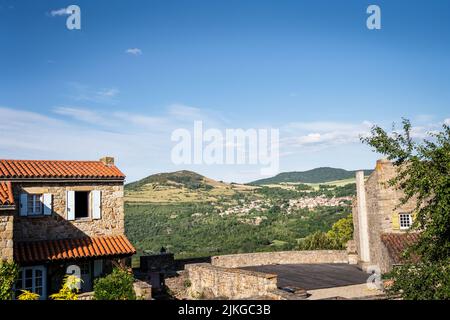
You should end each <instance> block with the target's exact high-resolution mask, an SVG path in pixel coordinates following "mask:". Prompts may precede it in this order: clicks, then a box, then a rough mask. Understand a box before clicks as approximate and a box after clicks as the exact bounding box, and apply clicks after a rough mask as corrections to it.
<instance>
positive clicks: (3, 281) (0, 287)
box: [0, 261, 19, 300]
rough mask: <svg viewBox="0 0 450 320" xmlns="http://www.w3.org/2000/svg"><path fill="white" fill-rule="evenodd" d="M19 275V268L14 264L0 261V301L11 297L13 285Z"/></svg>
mask: <svg viewBox="0 0 450 320" xmlns="http://www.w3.org/2000/svg"><path fill="white" fill-rule="evenodd" d="M18 275H19V267H18V266H17V264H15V263H14V262H8V261H3V262H1V261H0V300H10V299H12V297H13V289H12V288H13V285H14V282H15V281H16V279H17V276H18Z"/></svg>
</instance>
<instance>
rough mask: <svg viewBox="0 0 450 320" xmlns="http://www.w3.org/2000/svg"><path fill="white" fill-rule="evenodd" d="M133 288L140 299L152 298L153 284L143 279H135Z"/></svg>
mask: <svg viewBox="0 0 450 320" xmlns="http://www.w3.org/2000/svg"><path fill="white" fill-rule="evenodd" d="M133 290H134V293H135V294H136V299H138V300H152V286H151V285H150V284H149V283H147V282H145V281H141V280H135V281H134V283H133Z"/></svg>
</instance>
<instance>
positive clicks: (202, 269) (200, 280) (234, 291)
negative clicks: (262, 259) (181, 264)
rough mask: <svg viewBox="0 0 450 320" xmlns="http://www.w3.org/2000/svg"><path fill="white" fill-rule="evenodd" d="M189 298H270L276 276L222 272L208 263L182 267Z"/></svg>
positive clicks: (235, 270)
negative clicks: (186, 281) (186, 277)
mask: <svg viewBox="0 0 450 320" xmlns="http://www.w3.org/2000/svg"><path fill="white" fill-rule="evenodd" d="M185 268H186V271H187V273H188V279H189V281H190V287H189V292H190V295H191V297H192V298H199V299H208V298H213V299H214V298H221V299H245V298H251V297H262V296H270V295H273V292H274V291H275V292H276V291H277V276H276V275H273V274H266V273H261V272H254V271H248V270H240V269H230V268H222V267H217V266H212V265H211V264H209V263H199V264H188V265H186V267H185Z"/></svg>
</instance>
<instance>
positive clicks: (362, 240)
mask: <svg viewBox="0 0 450 320" xmlns="http://www.w3.org/2000/svg"><path fill="white" fill-rule="evenodd" d="M356 198H357V203H358V226H357V227H358V229H359V248H358V249H359V250H358V251H359V258H360V259H361V261H363V262H370V248H369V225H368V220H367V203H366V188H365V185H364V171H358V172H356Z"/></svg>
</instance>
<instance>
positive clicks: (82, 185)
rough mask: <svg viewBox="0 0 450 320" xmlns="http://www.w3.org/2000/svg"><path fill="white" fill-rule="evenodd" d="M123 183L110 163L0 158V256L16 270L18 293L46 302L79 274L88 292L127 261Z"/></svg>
mask: <svg viewBox="0 0 450 320" xmlns="http://www.w3.org/2000/svg"><path fill="white" fill-rule="evenodd" d="M124 180H125V175H124V174H123V173H122V172H121V171H120V170H119V169H118V168H117V167H116V166H115V165H114V159H113V158H111V157H105V158H102V159H100V160H99V161H36V160H0V253H1V259H3V260H14V261H15V262H16V263H17V264H19V266H20V276H19V280H18V281H17V284H16V289H27V290H30V291H33V292H36V293H38V294H40V295H41V296H42V297H43V298H45V297H47V296H48V295H49V294H51V293H53V292H56V291H58V290H59V289H60V287H61V284H62V280H63V277H64V275H65V274H67V273H71V272H76V273H78V272H79V274H80V276H81V279H82V283H81V291H82V292H86V291H91V290H92V286H93V281H94V279H95V278H97V277H100V276H102V275H104V274H105V273H108V272H110V271H111V270H112V267H113V265H116V264H122V265H123V264H126V263H127V262H128V261H129V257H130V256H131V255H133V254H134V253H135V252H136V250H135V249H134V247H133V245H132V244H131V243H130V242H129V241H128V239H127V238H126V236H125V234H124V205H123V185H124Z"/></svg>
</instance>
